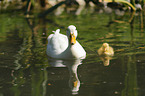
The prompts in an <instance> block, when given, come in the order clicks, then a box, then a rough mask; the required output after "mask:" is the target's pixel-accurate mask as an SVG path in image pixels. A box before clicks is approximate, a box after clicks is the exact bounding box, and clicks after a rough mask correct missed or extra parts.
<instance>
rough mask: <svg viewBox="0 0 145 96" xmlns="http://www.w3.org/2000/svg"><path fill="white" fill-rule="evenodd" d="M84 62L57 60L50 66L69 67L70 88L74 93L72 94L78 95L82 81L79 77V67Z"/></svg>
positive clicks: (78, 60) (53, 60)
mask: <svg viewBox="0 0 145 96" xmlns="http://www.w3.org/2000/svg"><path fill="white" fill-rule="evenodd" d="M81 62H82V60H80V59H76V60H55V59H51V60H50V64H51V66H53V67H67V68H68V70H69V74H70V78H69V87H70V89H71V91H72V94H77V92H78V91H79V87H80V80H79V78H78V75H77V69H78V66H79V65H80V64H82V63H81Z"/></svg>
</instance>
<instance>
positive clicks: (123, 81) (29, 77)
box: [0, 7, 145, 96]
mask: <svg viewBox="0 0 145 96" xmlns="http://www.w3.org/2000/svg"><path fill="white" fill-rule="evenodd" d="M80 10H81V8H80V9H79V10H77V9H74V10H72V9H71V10H68V9H67V10H66V9H65V11H63V12H62V13H61V14H60V15H58V14H59V13H56V11H55V12H53V13H50V14H49V15H47V17H45V18H37V15H38V13H36V14H33V15H32V16H30V18H25V17H24V15H23V14H22V13H23V12H22V11H14V12H9V13H7V12H3V13H2V14H0V18H2V19H0V96H72V95H77V96H143V95H145V92H144V90H145V87H144V81H145V78H144V69H145V59H144V58H145V47H144V46H145V39H144V38H145V34H144V32H145V31H144V28H141V27H142V26H143V27H144V25H143V23H144V22H145V21H144V12H142V13H135V14H136V15H132V13H130V12H129V11H127V12H125V13H124V15H123V16H122V15H116V12H117V11H114V10H112V12H110V13H109V11H107V12H108V13H107V12H105V9H103V10H100V9H93V10H92V8H89V7H88V8H84V9H83V10H82V11H81V13H80V14H79V11H80ZM58 12H60V11H58ZM34 13H35V12H34ZM56 14H57V15H56ZM132 17H133V18H132ZM129 21H131V23H130V22H129ZM70 24H73V25H75V26H76V27H77V30H78V32H79V33H78V38H77V40H78V41H79V42H80V43H81V45H82V46H83V47H84V48H85V50H86V52H87V57H86V59H84V60H82V61H80V60H76V61H69V60H66V61H62V60H51V59H50V58H48V57H47V55H46V45H47V37H48V35H49V34H51V33H52V31H54V30H56V29H58V28H59V29H60V30H61V33H63V34H65V32H66V28H67V27H68V26H69V25H70ZM104 42H107V43H109V44H110V45H111V46H112V47H113V48H114V50H115V55H114V56H113V57H110V58H102V57H99V56H98V54H97V50H98V49H99V48H100V47H101V45H102V43H104ZM102 60H105V61H106V60H107V62H108V61H109V64H108V63H107V65H106V64H105V63H104V62H105V61H102Z"/></svg>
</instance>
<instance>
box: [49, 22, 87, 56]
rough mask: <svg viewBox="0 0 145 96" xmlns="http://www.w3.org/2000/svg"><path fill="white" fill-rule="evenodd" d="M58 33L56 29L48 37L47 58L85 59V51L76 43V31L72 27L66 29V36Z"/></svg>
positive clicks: (58, 30)
mask: <svg viewBox="0 0 145 96" xmlns="http://www.w3.org/2000/svg"><path fill="white" fill-rule="evenodd" d="M59 32H60V29H57V30H56V31H55V32H54V34H50V35H49V36H48V44H47V50H46V53H47V55H48V56H50V57H52V58H59V59H74V58H77V59H78V58H80V59H83V58H85V57H86V52H85V50H84V49H83V47H82V46H81V45H80V44H79V42H78V41H76V37H77V30H76V27H75V26H74V25H70V26H69V27H68V29H67V36H66V35H63V34H61V33H59Z"/></svg>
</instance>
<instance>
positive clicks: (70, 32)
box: [66, 25, 78, 45]
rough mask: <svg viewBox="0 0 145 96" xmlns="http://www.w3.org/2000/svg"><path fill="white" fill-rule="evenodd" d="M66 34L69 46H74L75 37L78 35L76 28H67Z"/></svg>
mask: <svg viewBox="0 0 145 96" xmlns="http://www.w3.org/2000/svg"><path fill="white" fill-rule="evenodd" d="M66 33H67V37H68V39H69V42H70V44H71V45H74V44H75V43H76V37H77V35H78V34H77V30H76V27H75V26H74V25H70V26H68V28H67V31H66Z"/></svg>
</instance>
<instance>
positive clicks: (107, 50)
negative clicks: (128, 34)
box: [98, 43, 114, 56]
mask: <svg viewBox="0 0 145 96" xmlns="http://www.w3.org/2000/svg"><path fill="white" fill-rule="evenodd" d="M98 54H99V55H105V56H113V55H114V50H113V48H112V47H110V46H109V44H108V43H103V45H102V47H101V48H99V50H98Z"/></svg>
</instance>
